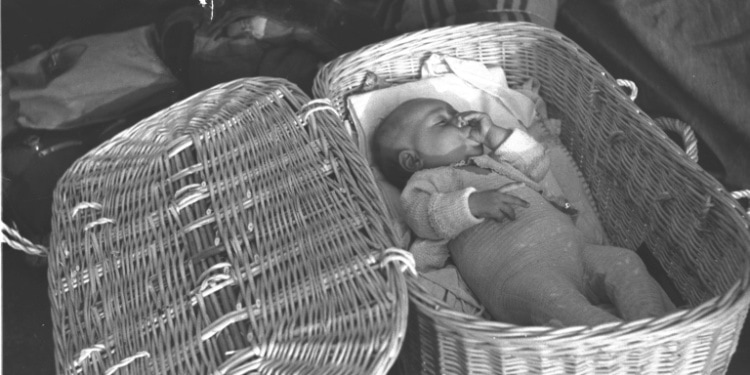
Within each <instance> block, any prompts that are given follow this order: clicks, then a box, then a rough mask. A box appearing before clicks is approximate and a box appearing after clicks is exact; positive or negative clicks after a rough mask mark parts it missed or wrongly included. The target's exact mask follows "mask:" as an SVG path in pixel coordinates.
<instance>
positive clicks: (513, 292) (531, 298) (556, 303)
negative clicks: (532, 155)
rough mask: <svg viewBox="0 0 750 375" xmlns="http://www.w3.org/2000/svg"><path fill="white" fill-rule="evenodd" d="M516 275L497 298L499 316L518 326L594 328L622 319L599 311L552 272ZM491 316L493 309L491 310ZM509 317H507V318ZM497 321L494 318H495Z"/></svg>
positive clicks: (536, 271)
mask: <svg viewBox="0 0 750 375" xmlns="http://www.w3.org/2000/svg"><path fill="white" fill-rule="evenodd" d="M529 271H531V272H524V273H520V274H518V275H516V276H515V277H513V278H512V279H510V280H508V282H507V283H506V284H505V285H504V286H503V288H502V289H503V290H502V293H500V295H499V296H498V298H499V300H500V301H499V302H500V303H499V304H496V303H490V304H489V305H499V307H500V308H502V309H503V311H501V312H500V313H499V315H501V318H506V319H509V320H511V321H512V322H514V323H517V324H537V325H552V326H578V325H585V326H593V325H597V324H603V323H609V322H618V321H620V319H619V318H617V317H616V316H614V315H612V314H610V313H609V312H607V311H605V310H603V309H601V308H599V307H596V306H594V305H592V304H591V302H589V300H588V299H586V297H585V296H584V295H583V294H582V293H581V292H580V291H579V290H578V288H576V286H575V285H574V284H573V283H572V282H570V281H569V280H568V279H567V278H566V277H564V276H561V275H558V274H556V273H555V272H554V271H552V270H546V269H538V270H533V271H532V270H529ZM488 310H489V311H490V314H493V311H492V309H491V308H490V306H488ZM506 314H507V315H508V316H504V315H506ZM493 317H495V315H493Z"/></svg>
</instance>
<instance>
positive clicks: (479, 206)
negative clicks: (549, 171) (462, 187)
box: [469, 182, 529, 221]
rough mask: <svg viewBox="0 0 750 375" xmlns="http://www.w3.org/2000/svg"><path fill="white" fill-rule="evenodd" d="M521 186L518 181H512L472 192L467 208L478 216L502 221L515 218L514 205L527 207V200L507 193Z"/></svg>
mask: <svg viewBox="0 0 750 375" xmlns="http://www.w3.org/2000/svg"><path fill="white" fill-rule="evenodd" d="M521 186H523V184H522V183H520V182H514V183H510V184H507V185H503V186H501V187H500V188H498V189H491V190H485V191H478V192H474V193H472V194H471V195H469V210H470V211H471V214H472V215H474V216H475V217H478V218H487V219H495V220H497V221H503V220H505V219H510V220H515V219H516V211H515V209H514V207H524V208H525V207H529V202H526V201H525V200H523V199H521V198H518V197H516V196H515V195H511V194H507V192H509V191H511V190H515V189H517V188H519V187H521Z"/></svg>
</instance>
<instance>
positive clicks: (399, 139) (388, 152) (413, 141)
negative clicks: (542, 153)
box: [372, 98, 483, 189]
mask: <svg viewBox="0 0 750 375" xmlns="http://www.w3.org/2000/svg"><path fill="white" fill-rule="evenodd" d="M459 118H460V117H459V113H458V112H456V110H455V109H453V107H452V106H451V105H450V104H448V103H446V102H444V101H442V100H438V99H428V98H418V99H411V100H408V101H406V102H404V103H401V104H400V105H399V106H398V107H396V109H394V110H393V111H392V112H391V113H389V114H388V115H387V116H386V117H385V118H384V119H383V121H382V122H381V123H380V125H378V127H377V129H376V130H375V133H374V134H373V139H372V156H373V159H374V160H375V163H376V165H377V167H378V169H380V171H381V172H382V173H383V175H384V176H385V177H386V179H388V182H390V183H391V184H393V185H395V186H396V187H398V188H399V189H401V188H403V187H404V185H406V182H407V181H408V180H409V177H411V175H412V174H414V172H416V171H419V170H421V169H425V168H435V167H440V166H447V165H451V164H454V163H457V162H460V161H464V160H466V159H468V158H469V157H472V156H477V155H481V154H482V152H483V146H482V144H481V143H478V142H476V141H474V140H471V139H470V138H469V131H470V130H471V129H470V128H469V127H468V126H466V127H460V126H459V122H460V120H459Z"/></svg>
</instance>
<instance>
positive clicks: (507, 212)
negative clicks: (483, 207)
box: [495, 203, 516, 221]
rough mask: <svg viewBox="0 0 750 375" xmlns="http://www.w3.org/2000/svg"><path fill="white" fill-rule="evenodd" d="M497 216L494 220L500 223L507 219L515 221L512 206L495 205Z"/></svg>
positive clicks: (514, 212) (504, 204) (505, 204)
mask: <svg viewBox="0 0 750 375" xmlns="http://www.w3.org/2000/svg"><path fill="white" fill-rule="evenodd" d="M497 211H498V212H497V213H496V214H497V215H496V216H495V219H497V220H498V221H502V220H505V219H506V218H507V219H510V220H516V210H515V209H513V206H511V205H510V204H507V203H500V204H498V205H497Z"/></svg>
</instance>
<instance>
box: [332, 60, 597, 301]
mask: <svg viewBox="0 0 750 375" xmlns="http://www.w3.org/2000/svg"><path fill="white" fill-rule="evenodd" d="M498 70H499V71H500V72H499V73H500V75H501V76H502V69H500V68H491V69H489V71H491V72H493V73H495V74H497V73H498ZM536 89H538V87H537V88H536ZM519 91H523V90H519ZM534 91H536V90H534ZM526 95H531V96H532V97H533V95H536V92H530V93H529V92H527V93H526ZM417 97H427V98H436V99H441V100H444V101H446V102H448V103H449V104H451V105H452V106H453V107H454V108H455V109H456V110H457V111H459V112H462V111H467V110H476V111H481V112H485V113H487V114H488V115H490V117H491V118H492V120H493V122H494V123H495V124H498V125H500V124H506V125H505V126H506V127H516V126H523V125H521V124H520V123H519V121H517V120H516V119H509V118H508V117H509V116H511V115H510V114H509V113H508V112H509V111H508V110H507V105H506V104H504V103H501V102H499V101H498V100H497V99H496V98H495V97H493V96H492V95H489V94H488V93H487V92H485V91H483V90H482V89H480V88H477V87H476V86H474V85H472V83H471V82H469V81H467V80H466V79H464V78H461V77H459V76H458V75H456V74H452V73H448V74H444V75H440V76H437V77H430V78H425V79H421V80H418V81H413V82H409V83H405V84H401V85H397V86H391V87H387V88H383V89H377V90H374V91H369V92H365V93H359V94H354V95H351V96H349V98H348V102H347V105H348V109H349V113H350V118H351V121H352V122H353V124H352V125H353V127H354V129H353V132H354V135H353V136H354V138H355V140H356V142H357V143H358V145H359V148H360V151H361V152H362V153H363V154H364V155H365V156H366V157H367V160H368V162H369V164H370V167H371V169H372V172H373V174H374V175H375V177H376V182H377V184H378V187H379V188H380V190H381V192H382V193H383V197H384V199H385V201H386V203H387V206H388V208H389V209H390V210H391V214H392V216H393V217H394V218H395V219H396V220H397V221H398V224H399V225H400V226H401V228H402V229H403V230H404V231H405V232H408V227H407V226H406V223H405V220H404V218H403V212H402V208H401V204H400V193H401V192H400V191H399V190H398V189H397V188H396V187H395V186H393V185H391V184H390V183H388V182H387V181H386V179H385V177H384V176H383V174H382V173H381V172H380V171H379V170H378V169H377V168H376V167H375V164H374V161H373V159H372V156H371V154H370V140H371V136H372V134H373V132H374V130H375V128H376V127H377V126H378V125H379V123H380V122H381V121H382V119H383V118H384V117H385V116H386V115H387V114H388V113H390V112H391V111H392V110H393V109H394V108H395V107H397V106H398V105H399V104H400V103H402V102H404V101H406V100H409V99H413V98H417ZM524 97H526V96H524ZM536 98H537V100H539V101H541V99H540V98H538V95H537V96H536ZM519 101H520V102H523V98H520V99H519ZM532 102H533V100H532V99H530V98H529V100H528V103H521V104H520V106H521V107H522V108H523V107H524V106H526V105H533V103H532ZM522 111H523V112H527V111H525V110H523V109H522ZM530 115H531V116H534V113H533V108H532V111H531V112H530ZM522 116H523V115H522ZM522 122H523V121H522ZM529 122H530V121H527V122H526V123H529ZM563 126H565V125H563ZM548 153H549V156H550V159H551V167H550V168H551V171H552V175H553V176H554V179H555V180H556V182H557V184H558V185H559V187H560V189H561V190H562V194H563V195H564V196H565V197H566V198H568V200H569V201H570V203H571V204H572V205H573V206H574V207H575V208H576V209H577V210H578V211H579V213H578V216H577V220H576V226H578V228H579V229H581V231H582V232H583V233H584V234H585V235H586V236H587V237H588V238H589V240H590V241H591V242H593V243H600V244H604V243H606V242H607V240H606V238H605V234H604V230H603V229H602V226H601V223H600V222H599V219H598V217H597V213H596V208H595V204H594V203H593V200H592V198H591V197H590V194H589V191H588V187H587V185H586V181H585V180H584V179H583V178H582V175H581V174H580V172H579V171H578V167H577V166H576V164H575V162H574V161H573V159H572V157H571V156H570V153H569V152H568V151H567V150H566V149H565V148H564V146H562V145H561V144H557V145H555V146H551V147H549V148H548ZM417 247H418V243H414V244H412V247H411V248H410V250H412V253H413V254H414V255H415V259H416V261H417V268H418V270H419V271H420V273H421V276H422V277H420V280H421V281H422V284H423V286H424V287H425V288H426V289H427V290H428V291H429V292H430V293H431V294H432V295H433V296H435V297H437V298H441V299H443V301H444V302H446V304H448V305H449V306H453V307H454V308H455V309H457V310H459V311H463V312H466V313H470V314H477V313H479V312H480V311H481V307H479V304H478V302H477V301H476V300H475V299H474V298H473V297H472V294H471V292H470V291H469V289H468V287H466V285H465V284H464V283H463V281H462V280H461V277H460V275H458V271H457V270H456V268H455V266H453V265H452V264H451V263H450V262H447V263H446V264H445V265H444V266H443V267H441V268H434V267H429V266H425V264H426V263H423V262H420V255H419V249H418V248H417ZM420 263H422V264H420Z"/></svg>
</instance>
